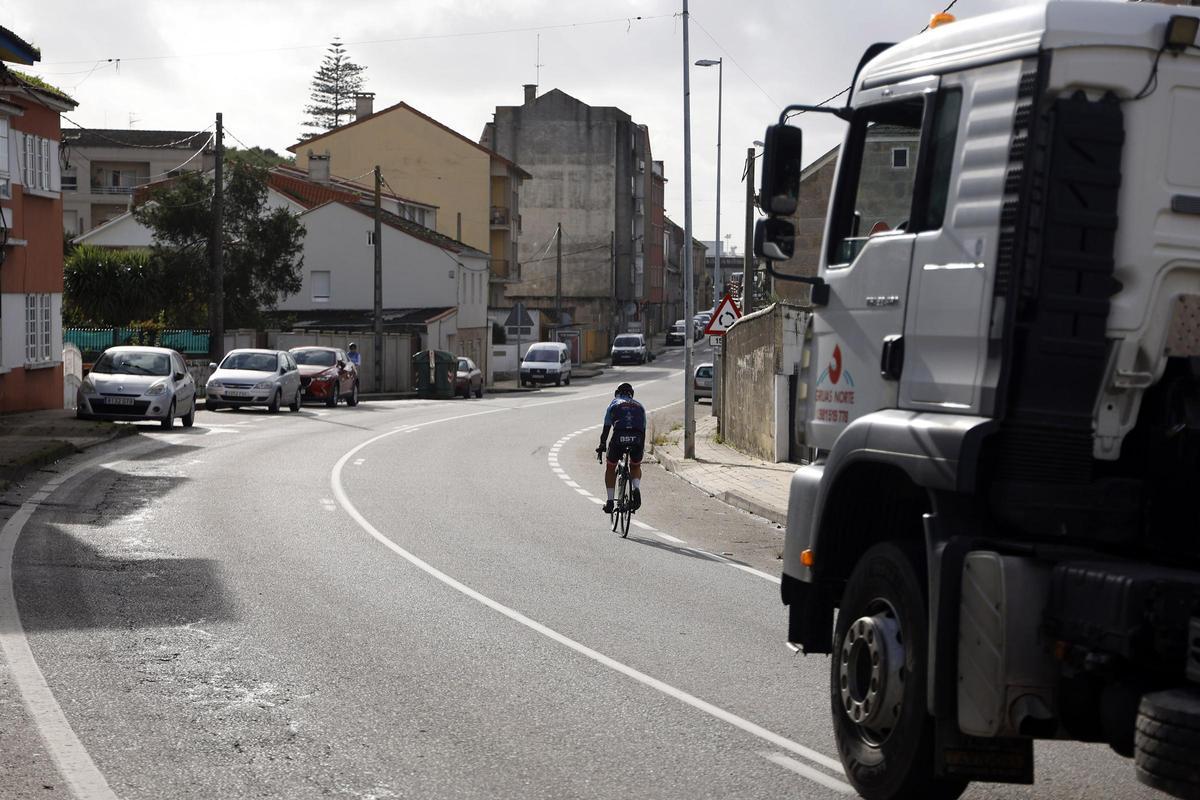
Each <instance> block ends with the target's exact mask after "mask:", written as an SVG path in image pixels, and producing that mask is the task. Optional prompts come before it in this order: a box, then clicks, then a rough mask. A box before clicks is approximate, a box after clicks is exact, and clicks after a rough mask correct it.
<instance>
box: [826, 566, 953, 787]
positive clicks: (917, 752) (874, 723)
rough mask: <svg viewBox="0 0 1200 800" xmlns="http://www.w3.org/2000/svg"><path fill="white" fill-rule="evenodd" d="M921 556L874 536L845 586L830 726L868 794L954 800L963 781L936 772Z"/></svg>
mask: <svg viewBox="0 0 1200 800" xmlns="http://www.w3.org/2000/svg"><path fill="white" fill-rule="evenodd" d="M923 562H924V559H923V558H922V556H921V554H920V552H919V548H918V547H916V546H909V545H908V544H898V543H891V542H884V543H882V544H877V545H875V546H874V547H872V548H871V549H869V550H868V551H867V552H866V553H865V554H864V555H863V557H862V558H861V559H860V560H859V562H858V564H857V565H855V567H854V570H853V572H851V574H850V580H849V581H847V583H846V589H845V592H844V593H843V594H842V603H841V607H840V608H841V610H840V611H839V612H838V617H837V626H836V627H835V629H834V639H833V657H832V658H831V659H830V664H831V669H830V678H831V680H830V690H831V691H830V700H831V705H832V709H833V731H834V737H835V738H836V740H837V747H838V754H839V755H840V756H841V759H842V765H843V766H844V767H845V769H846V776H847V777H848V778H849V779H850V783H851V784H853V786H854V788H855V789H856V790H857V791H858V793H859V794H860V795H862V796H863V797H864V798H866V799H867V800H899V798H914V797H920V798H936V799H937V800H953V798H956V797H958V796H959V795H960V794H962V793H963V791H964V790H965V789H966V788H967V783H966V781H962V780H947V779H942V778H937V777H936V776H935V775H934V722H933V718H932V717H931V716H929V714H928V713H927V711H926V704H925V674H926V664H925V658H926V642H927V640H928V636H929V634H928V609H927V601H926V598H925V585H926V583H925V577H924V572H925V570H924V566H923Z"/></svg>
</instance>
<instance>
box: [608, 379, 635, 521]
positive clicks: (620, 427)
mask: <svg viewBox="0 0 1200 800" xmlns="http://www.w3.org/2000/svg"><path fill="white" fill-rule="evenodd" d="M609 431H612V434H613V438H612V443H611V444H609V442H608V433H609ZM645 447H646V409H645V408H644V407H643V406H642V404H641V403H639V402H638V401H637V400H634V399H633V387H632V386H630V385H629V384H628V383H622V384H621V385H620V386H618V387H617V391H616V392H615V393H614V394H613V399H612V402H611V403H609V404H608V410H607V411H605V412H604V430H603V431H602V432H601V433H600V446H599V447H597V448H596V453H597V454H599V453H603V452H605V451H606V450H607V452H608V460H607V463H606V464H605V467H604V486H605V488H606V489H607V490H608V502H607V503H605V504H604V513H605V514H611V513H612V511H613V500H614V498H615V497H616V493H617V462H618V461H620V460H621V456H622V455H623V454H624V453H626V452H628V453H629V477H630V478H631V479H632V483H633V510H634V511H637V510H638V508H640V507H641V505H642V452H643V450H644V449H645Z"/></svg>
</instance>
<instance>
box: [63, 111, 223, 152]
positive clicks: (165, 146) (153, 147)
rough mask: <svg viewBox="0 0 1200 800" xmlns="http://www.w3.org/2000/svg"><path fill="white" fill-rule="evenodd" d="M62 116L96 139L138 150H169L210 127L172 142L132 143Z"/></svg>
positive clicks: (187, 142) (189, 141) (210, 139)
mask: <svg viewBox="0 0 1200 800" xmlns="http://www.w3.org/2000/svg"><path fill="white" fill-rule="evenodd" d="M62 118H63V119H65V120H66V121H67V122H69V123H71V124H72V125H74V126H75V127H76V128H79V129H80V130H81V131H87V132H88V133H90V134H92V135H93V136H95V137H96V138H97V139H103V140H104V141H106V142H109V143H110V144H115V145H119V146H121V147H133V148H136V149H138V150H171V149H174V148H176V147H178V146H179V145H181V144H191V143H192V142H193V141H195V139H196V137H197V136H200V135H202V134H204V133H207V132H208V131H209V130H210V129H211V128H212V125H209V126H208V127H207V128H204V129H203V130H199V131H196V132H195V133H193V134H190V135H188V136H186V137H184V138H182V139H176V140H175V141H173V142H164V143H162V144H134V143H133V142H122V141H121V140H120V139H114V138H112V137H111V136H106V135H104V134H103V133H100V132H98V131H97V130H96V129H95V128H89V127H87V126H84V125H80V124H79V123H78V122H76V121H75V120H73V119H71V118H70V117H68V116H67V115H66V114H63V115H62ZM209 141H212V137H209ZM68 144H70V142H68Z"/></svg>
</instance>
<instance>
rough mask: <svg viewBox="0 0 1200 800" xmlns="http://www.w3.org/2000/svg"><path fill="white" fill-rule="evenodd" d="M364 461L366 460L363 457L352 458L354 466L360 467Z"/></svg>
mask: <svg viewBox="0 0 1200 800" xmlns="http://www.w3.org/2000/svg"><path fill="white" fill-rule="evenodd" d="M365 462H366V459H365V458H356V459H354V466H356V467H361V466H362V465H363V464H364V463H365Z"/></svg>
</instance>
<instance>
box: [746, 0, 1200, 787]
mask: <svg viewBox="0 0 1200 800" xmlns="http://www.w3.org/2000/svg"><path fill="white" fill-rule="evenodd" d="M944 22H945V23H946V24H940V25H937V26H935V27H932V28H931V29H930V30H928V31H927V32H924V33H922V34H921V35H919V36H916V37H914V38H912V39H909V40H908V41H905V42H902V43H900V44H894V45H877V46H874V47H872V48H871V49H870V50H868V52H867V54H866V55H865V56H864V59H863V62H862V64H861V65H860V67H859V70H858V72H857V74H856V75H855V77H854V81H853V85H852V92H851V96H850V100H849V103H848V105H847V106H846V107H845V108H838V109H831V108H825V107H810V106H790V107H789V108H788V109H785V111H784V113H783V114H781V119H780V123H779V124H778V125H775V126H772V127H771V128H769V129H768V132H767V137H766V143H767V145H766V150H765V158H764V167H763V185H762V193H761V198H762V200H761V204H762V209H763V211H764V212H765V213H766V214H767V215H768V219H767V220H764V221H762V222H760V223H759V229H758V232H757V234H756V250H757V253H758V255H760V256H762V257H765V258H767V259H769V260H774V261H783V260H786V259H787V258H788V257H790V255H791V250H792V237H793V236H794V226H793V224H792V222H791V219H790V218H791V216H792V215H793V214H794V212H795V209H796V201H797V197H798V192H799V175H800V172H801V169H802V167H803V160H802V155H801V153H802V148H801V145H802V134H801V132H800V130H799V129H798V128H796V127H794V126H792V125H789V124H787V120H788V117H789V114H791V113H792V112H795V111H800V110H803V111H810V112H829V113H835V114H837V115H838V116H839V117H841V118H842V119H844V120H845V121H846V122H847V124H848V129H847V133H846V138H845V141H844V144H843V146H842V149H841V152H840V154H839V162H838V167H837V175H836V178H835V182H834V193H833V196H832V198H831V201H830V207H829V214H828V217H827V220H826V227H825V236H824V242H823V247H822V253H821V259H820V264H819V271H818V277H816V278H806V279H801V280H805V281H806V282H808V283H811V284H813V290H812V301H813V305H814V312H813V316H812V328H811V342H810V346H809V349H808V353H807V356H806V359H805V364H806V367H805V370H804V372H803V374H802V375H801V377H800V379H799V380H800V384H799V386H798V391H797V403H798V408H797V417H798V418H799V419H801V420H802V422H803V429H802V435H803V439H804V442H805V443H806V444H807V445H808V446H809V447H810V448H811V449H812V452H813V454H814V458H813V460H812V462H811V463H810V464H808V465H806V466H804V467H802V468H801V469H800V470H798V471H797V473H796V475H795V476H794V477H793V481H792V488H791V498H790V503H789V510H788V526H787V537H786V547H785V553H784V567H783V573H784V575H783V587H782V591H783V599H784V602H785V603H786V604H787V605H788V606H789V631H788V641H789V642H790V643H791V644H792V645H793V646H794V647H795V648H797V649H801V650H803V651H804V652H807V653H831V654H832V656H833V657H832V660H831V692H830V700H831V708H832V710H833V714H834V724H835V732H836V735H837V741H838V747H839V751H840V753H841V756H842V760H843V763H844V765H845V767H846V773H847V775H848V777H849V779H850V781H851V782H852V783H853V785H854V786H855V788H856V789H858V791H859V792H860V793H861V794H862V795H863V796H865V797H869V798H900V797H919V796H939V797H950V796H955V795H957V794H958V793H960V792H961V791H962V790H963V788H965V786H966V785H967V782H968V781H971V780H991V781H1006V782H1032V781H1033V749H1032V741H1033V739H1035V738H1067V739H1079V740H1084V741H1104V742H1108V743H1109V744H1110V745H1111V746H1112V747H1113V748H1114V749H1116V750H1117V751H1118V752H1121V753H1123V754H1125V755H1130V756H1135V761H1136V774H1137V777H1138V778H1139V779H1140V780H1142V781H1143V782H1145V783H1148V784H1150V785H1153V786H1155V787H1157V788H1159V789H1162V790H1163V791H1166V792H1168V793H1171V794H1175V795H1176V796H1179V797H1197V796H1200V772H1197V771H1195V770H1192V771H1190V772H1189V771H1188V770H1186V769H1181V768H1179V764H1178V763H1177V762H1178V761H1179V759H1180V758H1181V757H1182V755H1187V754H1190V756H1191V759H1190V763H1196V761H1200V747H1197V746H1196V742H1197V741H1200V739H1197V737H1200V733H1194V732H1195V731H1200V685H1198V684H1200V536H1198V535H1197V530H1198V528H1200V505H1198V504H1197V503H1196V502H1195V500H1194V493H1195V491H1196V488H1197V486H1200V48H1198V47H1197V36H1196V34H1197V28H1198V26H1200V9H1197V8H1189V7H1184V6H1177V5H1163V4H1157V3H1125V4H1122V3H1112V2H1071V3H1049V4H1048V5H1045V6H1037V7H1023V8H1019V9H1014V10H1012V11H1006V12H1002V13H998V14H992V15H987V16H983V17H979V18H977V19H973V20H965V21H951V20H945V21H944ZM898 142H904V143H906V144H905V149H906V153H905V160H906V163H908V164H909V165H910V166H911V167H913V168H911V169H907V170H903V171H902V172H903V174H901V171H900V170H896V169H889V168H888V167H889V166H893V167H894V162H892V163H891V164H889V163H888V160H889V159H894V158H896V157H895V155H894V150H895V149H897V143H898ZM776 277H777V278H780V277H782V278H785V279H786V278H787V277H788V276H787V275H782V274H777V275H776ZM791 277H792V278H793V279H796V278H795V276H791ZM835 609H839V613H838V614H837V622H836V627H835V628H834V635H833V637H832V638H831V637H830V636H829V630H830V626H831V621H832V618H833V612H834V610H835ZM1189 632H1190V633H1189ZM1148 730H1153V731H1154V734H1153V735H1151V734H1148V733H1145V731H1148ZM1189 731H1190V732H1191V733H1189ZM1185 742H1189V743H1190V744H1186V745H1185V744H1184V743H1185ZM1180 747H1183V748H1184V749H1183V750H1180V749H1179V748H1180ZM1181 754H1182V755H1181ZM1132 771H1133V770H1132V769H1131V772H1132Z"/></svg>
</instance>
